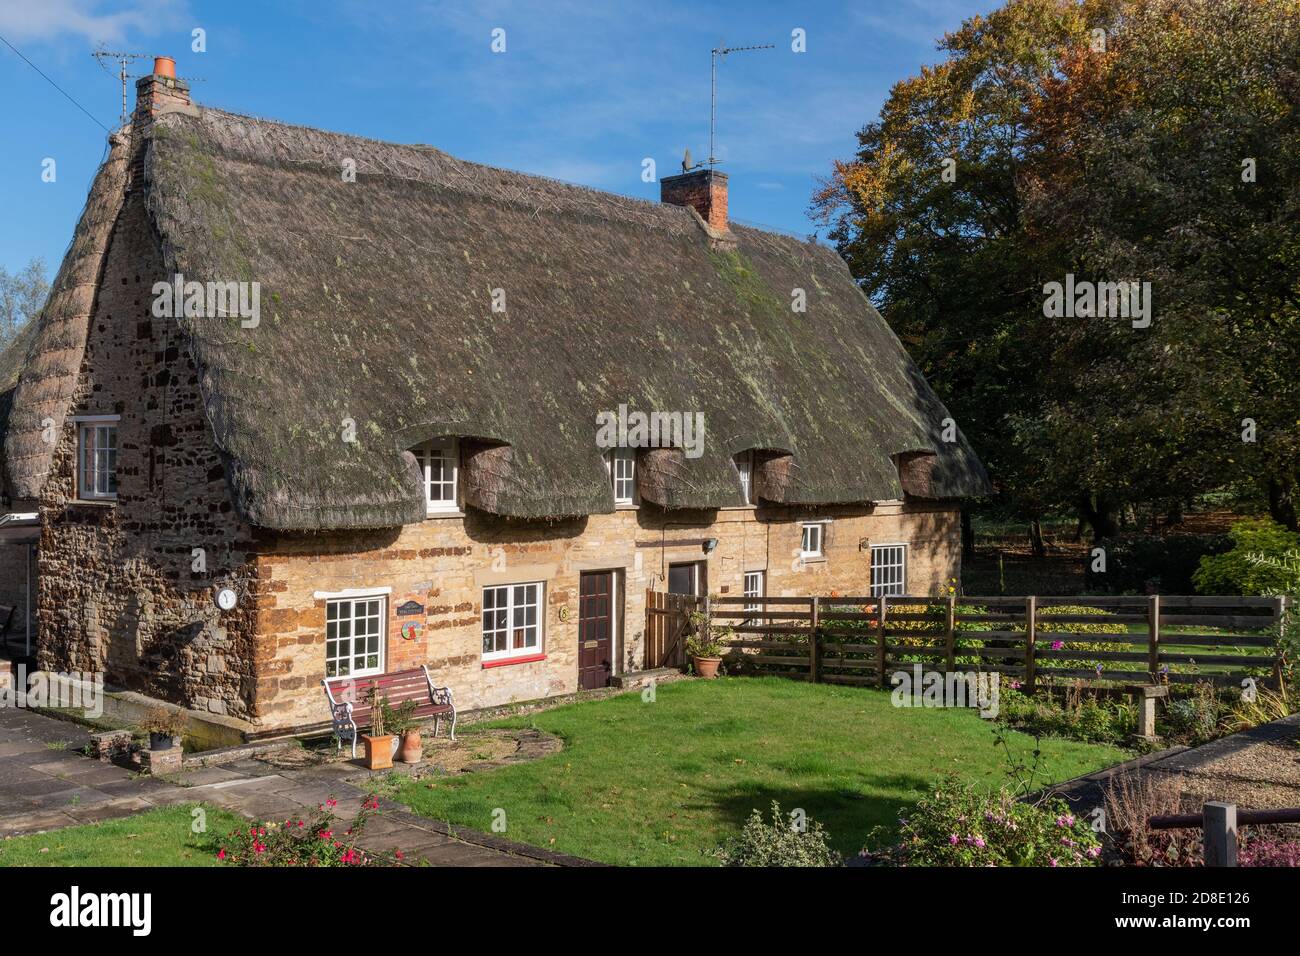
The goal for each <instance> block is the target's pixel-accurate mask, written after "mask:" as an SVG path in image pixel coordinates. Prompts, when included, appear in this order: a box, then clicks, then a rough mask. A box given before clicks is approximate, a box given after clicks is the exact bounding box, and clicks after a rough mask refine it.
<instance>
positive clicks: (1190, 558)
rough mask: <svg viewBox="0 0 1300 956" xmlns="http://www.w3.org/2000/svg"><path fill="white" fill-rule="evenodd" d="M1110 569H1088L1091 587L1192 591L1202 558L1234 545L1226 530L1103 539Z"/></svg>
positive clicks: (1086, 578)
mask: <svg viewBox="0 0 1300 956" xmlns="http://www.w3.org/2000/svg"><path fill="white" fill-rule="evenodd" d="M1102 546H1103V547H1104V548H1105V549H1106V570H1105V571H1104V572H1097V571H1094V570H1092V562H1091V561H1089V562H1088V564H1087V566H1086V568H1085V570H1084V575H1083V579H1084V586H1085V587H1086V588H1087V590H1089V591H1102V592H1109V593H1111V594H1191V593H1192V589H1193V587H1194V585H1193V582H1192V576H1193V575H1194V574H1195V573H1196V569H1197V567H1198V566H1199V564H1200V561H1201V559H1202V558H1204V557H1207V556H1211V555H1216V554H1223V553H1224V552H1225V551H1227V550H1229V549H1230V548H1231V547H1232V540H1231V539H1230V538H1229V537H1228V536H1227V535H1224V534H1171V535H1164V536H1160V535H1147V534H1134V535H1121V536H1119V537H1115V538H1109V539H1107V540H1105V541H1103V542H1102Z"/></svg>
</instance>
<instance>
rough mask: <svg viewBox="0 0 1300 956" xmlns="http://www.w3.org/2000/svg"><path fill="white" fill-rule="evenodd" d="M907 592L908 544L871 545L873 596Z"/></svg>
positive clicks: (887, 595)
mask: <svg viewBox="0 0 1300 956" xmlns="http://www.w3.org/2000/svg"><path fill="white" fill-rule="evenodd" d="M906 593H907V545H905V544H873V545H872V546H871V596H872V597H880V596H881V595H885V596H886V597H890V596H892V595H895V594H906Z"/></svg>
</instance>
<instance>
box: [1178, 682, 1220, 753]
mask: <svg viewBox="0 0 1300 956" xmlns="http://www.w3.org/2000/svg"><path fill="white" fill-rule="evenodd" d="M1226 714H1227V708H1225V707H1224V705H1223V702H1222V701H1221V700H1220V699H1219V694H1218V691H1216V690H1215V688H1214V685H1213V684H1211V683H1209V682H1208V681H1202V682H1200V683H1198V684H1197V685H1196V686H1195V687H1194V688H1193V689H1192V693H1191V694H1190V695H1188V696H1186V697H1179V698H1177V699H1171V700H1170V701H1169V704H1168V706H1167V707H1165V724H1166V728H1165V736H1166V737H1168V738H1169V739H1170V740H1172V741H1174V742H1175V743H1183V744H1188V745H1190V746H1193V747H1194V746H1197V745H1199V744H1203V743H1205V742H1206V741H1209V740H1213V739H1214V738H1215V737H1218V736H1220V735H1221V734H1222V733H1223V731H1221V730H1220V729H1219V724H1220V721H1222V720H1223V718H1224V717H1225V716H1226Z"/></svg>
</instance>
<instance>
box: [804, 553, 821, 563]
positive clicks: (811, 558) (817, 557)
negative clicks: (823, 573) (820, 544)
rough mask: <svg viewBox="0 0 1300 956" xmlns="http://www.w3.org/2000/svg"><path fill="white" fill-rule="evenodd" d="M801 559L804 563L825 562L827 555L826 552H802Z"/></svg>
mask: <svg viewBox="0 0 1300 956" xmlns="http://www.w3.org/2000/svg"><path fill="white" fill-rule="evenodd" d="M799 560H800V561H802V562H803V563H804V564H825V563H826V555H824V554H801V555H799Z"/></svg>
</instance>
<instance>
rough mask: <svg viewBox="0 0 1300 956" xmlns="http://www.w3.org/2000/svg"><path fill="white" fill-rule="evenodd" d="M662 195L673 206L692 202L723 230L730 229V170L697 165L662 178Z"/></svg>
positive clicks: (691, 204)
mask: <svg viewBox="0 0 1300 956" xmlns="http://www.w3.org/2000/svg"><path fill="white" fill-rule="evenodd" d="M659 199H660V201H661V202H666V203H668V204H670V205H673V206H690V207H692V208H693V209H694V210H695V211H696V212H698V213H699V214H700V218H701V219H703V220H704V221H705V222H707V223H708V224H709V225H710V226H712V227H713V228H714V229H717V230H719V231H720V232H726V231H727V174H726V173H720V172H718V171H717V170H716V169H711V168H710V169H696V170H692V171H691V172H689V173H682V174H681V175H680V176H665V177H664V178H663V179H661V180H659Z"/></svg>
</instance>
